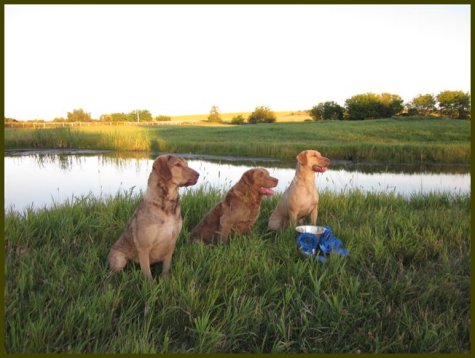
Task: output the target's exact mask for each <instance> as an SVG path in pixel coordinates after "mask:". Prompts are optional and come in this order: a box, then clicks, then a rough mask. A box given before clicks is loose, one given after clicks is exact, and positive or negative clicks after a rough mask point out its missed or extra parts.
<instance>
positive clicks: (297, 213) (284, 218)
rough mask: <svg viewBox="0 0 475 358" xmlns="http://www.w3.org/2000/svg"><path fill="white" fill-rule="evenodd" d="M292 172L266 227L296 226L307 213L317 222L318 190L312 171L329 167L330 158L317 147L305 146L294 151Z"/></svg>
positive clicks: (324, 169)
mask: <svg viewBox="0 0 475 358" xmlns="http://www.w3.org/2000/svg"><path fill="white" fill-rule="evenodd" d="M296 159H297V168H296V172H295V176H294V178H293V180H292V182H291V183H290V185H289V187H288V188H287V189H286V191H285V192H284V194H282V197H281V198H280V200H279V202H278V204H277V207H276V208H275V210H274V211H273V212H272V214H271V216H270V217H269V222H268V229H269V230H272V231H277V230H281V229H284V228H286V227H288V226H289V225H291V226H295V225H297V223H298V222H299V220H301V219H303V218H305V217H307V216H309V215H310V222H311V224H312V225H316V223H317V217H318V202H319V194H318V189H317V187H316V185H315V173H323V172H325V171H326V170H327V169H328V166H329V165H330V160H329V159H328V158H325V157H323V156H322V155H321V154H320V152H318V151H316V150H304V151H303V152H300V153H299V154H298V155H297V158H296Z"/></svg>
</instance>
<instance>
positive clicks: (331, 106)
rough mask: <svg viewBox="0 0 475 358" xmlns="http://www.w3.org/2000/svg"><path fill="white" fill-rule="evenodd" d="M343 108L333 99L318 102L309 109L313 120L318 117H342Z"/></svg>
mask: <svg viewBox="0 0 475 358" xmlns="http://www.w3.org/2000/svg"><path fill="white" fill-rule="evenodd" d="M344 111H345V109H344V108H343V107H342V106H340V105H339V104H338V103H336V102H333V101H329V102H328V101H327V102H320V103H319V104H318V105H316V106H314V107H312V109H311V110H310V111H309V114H310V116H311V117H312V118H313V120H315V121H317V120H319V119H343V113H344Z"/></svg>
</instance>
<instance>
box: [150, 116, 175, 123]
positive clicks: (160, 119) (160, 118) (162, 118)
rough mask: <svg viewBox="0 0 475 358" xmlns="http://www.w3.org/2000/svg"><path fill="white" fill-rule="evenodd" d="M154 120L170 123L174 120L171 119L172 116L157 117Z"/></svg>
mask: <svg viewBox="0 0 475 358" xmlns="http://www.w3.org/2000/svg"><path fill="white" fill-rule="evenodd" d="M154 119H155V121H157V122H170V121H171V120H172V117H170V116H156V117H155V118H154Z"/></svg>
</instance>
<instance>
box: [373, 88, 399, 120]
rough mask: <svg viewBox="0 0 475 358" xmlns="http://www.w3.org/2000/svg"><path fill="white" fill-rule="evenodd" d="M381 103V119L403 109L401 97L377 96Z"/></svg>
mask: <svg viewBox="0 0 475 358" xmlns="http://www.w3.org/2000/svg"><path fill="white" fill-rule="evenodd" d="M379 100H380V103H381V116H382V118H389V117H392V116H394V115H395V114H397V113H399V112H401V111H402V110H403V108H404V105H403V102H404V101H403V100H402V98H401V96H399V95H397V94H391V93H382V94H380V95H379Z"/></svg>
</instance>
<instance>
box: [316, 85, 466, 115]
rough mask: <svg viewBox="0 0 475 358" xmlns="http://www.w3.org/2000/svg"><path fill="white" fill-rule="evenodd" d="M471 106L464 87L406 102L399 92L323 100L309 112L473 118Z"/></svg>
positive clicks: (422, 95)
mask: <svg viewBox="0 0 475 358" xmlns="http://www.w3.org/2000/svg"><path fill="white" fill-rule="evenodd" d="M470 110H471V105H470V94H469V93H468V92H463V91H442V92H440V93H439V94H438V95H436V96H434V95H433V94H430V93H428V94H420V95H418V96H416V97H414V98H413V99H412V100H411V101H410V102H408V103H406V104H404V102H403V100H402V98H401V97H400V96H399V95H397V94H391V93H381V94H375V93H363V94H358V95H355V96H353V97H351V98H348V99H347V100H346V101H345V105H344V106H340V105H339V104H338V103H336V102H334V101H327V102H320V103H319V104H318V105H316V106H314V107H312V109H310V111H309V115H310V116H311V117H312V119H314V120H322V119H337V120H343V119H348V120H362V119H376V118H389V117H392V116H394V115H410V116H414V115H420V116H428V117H449V118H454V119H471V114H470Z"/></svg>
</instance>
